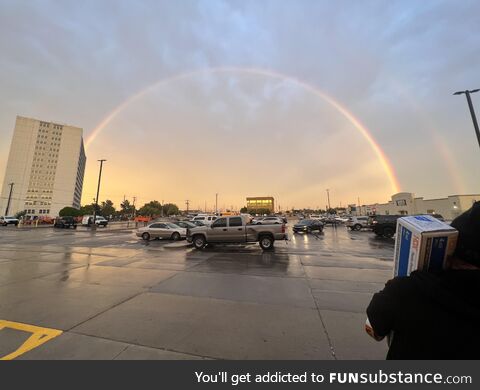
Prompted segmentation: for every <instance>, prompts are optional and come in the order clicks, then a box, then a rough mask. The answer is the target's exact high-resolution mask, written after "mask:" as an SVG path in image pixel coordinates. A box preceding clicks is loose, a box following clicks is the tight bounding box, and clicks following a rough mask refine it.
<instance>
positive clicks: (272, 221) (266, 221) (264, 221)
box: [252, 217, 284, 225]
mask: <svg viewBox="0 0 480 390" xmlns="http://www.w3.org/2000/svg"><path fill="white" fill-rule="evenodd" d="M283 223H284V222H283V219H282V218H279V217H263V218H261V219H256V218H255V219H254V220H253V221H252V224H254V225H281V224H283Z"/></svg>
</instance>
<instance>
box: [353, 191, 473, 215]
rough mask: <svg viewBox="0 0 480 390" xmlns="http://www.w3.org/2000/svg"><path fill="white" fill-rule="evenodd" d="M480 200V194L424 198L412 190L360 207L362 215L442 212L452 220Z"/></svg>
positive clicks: (441, 213)
mask: <svg viewBox="0 0 480 390" xmlns="http://www.w3.org/2000/svg"><path fill="white" fill-rule="evenodd" d="M477 200H480V194H470V195H450V196H448V197H446V198H438V199H424V198H423V197H415V194H413V193H411V192H400V193H398V194H395V195H392V200H390V201H389V202H387V203H375V204H372V205H368V206H367V205H364V206H361V207H359V209H360V214H362V215H373V214H377V215H412V214H440V215H442V216H443V217H444V218H445V219H446V220H452V219H454V218H455V217H457V216H458V215H460V214H461V213H463V212H464V211H466V210H468V209H469V208H470V207H471V206H472V204H473V203H474V202H475V201H477Z"/></svg>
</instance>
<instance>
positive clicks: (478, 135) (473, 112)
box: [454, 88, 480, 146]
mask: <svg viewBox="0 0 480 390" xmlns="http://www.w3.org/2000/svg"><path fill="white" fill-rule="evenodd" d="M478 91H480V88H479V89H472V90H470V91H469V90H466V91H458V92H455V93H454V95H463V94H465V96H466V97H467V102H468V108H469V109H470V115H471V116H472V121H473V127H474V128H475V133H476V134H477V141H478V146H480V130H479V129H478V122H477V117H476V116H475V110H474V109H473V104H472V98H471V97H470V94H471V93H475V92H478Z"/></svg>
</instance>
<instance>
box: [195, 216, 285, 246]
mask: <svg viewBox="0 0 480 390" xmlns="http://www.w3.org/2000/svg"><path fill="white" fill-rule="evenodd" d="M284 239H287V234H286V232H285V224H283V223H282V224H274V225H255V224H250V223H248V220H247V219H246V218H242V217H240V216H231V217H221V218H218V219H217V220H216V221H215V222H213V223H212V224H211V226H200V227H196V228H194V229H188V230H187V241H188V242H192V243H193V246H194V247H195V248H196V249H202V248H203V247H204V246H205V245H207V244H209V243H226V244H228V243H251V242H258V243H259V244H260V247H261V248H262V249H263V250H270V249H273V245H274V242H275V240H284Z"/></svg>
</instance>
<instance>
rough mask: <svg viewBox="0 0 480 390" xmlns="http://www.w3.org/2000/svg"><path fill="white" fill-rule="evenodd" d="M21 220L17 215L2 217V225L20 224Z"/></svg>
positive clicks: (0, 223)
mask: <svg viewBox="0 0 480 390" xmlns="http://www.w3.org/2000/svg"><path fill="white" fill-rule="evenodd" d="M18 223H19V220H18V219H17V218H15V217H0V225H3V226H7V225H15V226H18Z"/></svg>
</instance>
